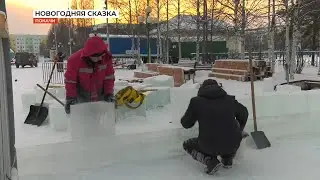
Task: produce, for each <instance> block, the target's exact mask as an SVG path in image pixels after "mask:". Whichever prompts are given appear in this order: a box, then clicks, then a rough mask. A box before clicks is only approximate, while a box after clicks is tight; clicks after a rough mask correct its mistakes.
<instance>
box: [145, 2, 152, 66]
mask: <svg viewBox="0 0 320 180" xmlns="http://www.w3.org/2000/svg"><path fill="white" fill-rule="evenodd" d="M150 13H151V7H150V6H149V0H147V7H146V27H147V43H148V61H147V63H151V48H150V31H149V29H150V23H151V17H150Z"/></svg>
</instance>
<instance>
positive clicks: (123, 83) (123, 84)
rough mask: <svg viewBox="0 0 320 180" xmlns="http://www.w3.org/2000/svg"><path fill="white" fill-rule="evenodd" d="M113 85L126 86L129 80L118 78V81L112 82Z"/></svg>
mask: <svg viewBox="0 0 320 180" xmlns="http://www.w3.org/2000/svg"><path fill="white" fill-rule="evenodd" d="M114 85H115V86H128V85H129V82H128V81H120V80H118V81H115V82H114Z"/></svg>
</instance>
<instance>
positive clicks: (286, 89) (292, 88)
mask: <svg viewBox="0 0 320 180" xmlns="http://www.w3.org/2000/svg"><path fill="white" fill-rule="evenodd" d="M296 91H301V87H299V86H294V85H279V86H277V92H296Z"/></svg>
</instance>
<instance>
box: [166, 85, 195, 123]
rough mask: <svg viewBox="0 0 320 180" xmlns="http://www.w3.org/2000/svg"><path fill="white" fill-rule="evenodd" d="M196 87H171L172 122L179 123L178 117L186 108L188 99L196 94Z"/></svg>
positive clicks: (179, 117)
mask: <svg viewBox="0 0 320 180" xmlns="http://www.w3.org/2000/svg"><path fill="white" fill-rule="evenodd" d="M197 92H198V89H196V88H180V87H177V88H171V89H170V100H171V104H170V106H171V109H172V120H173V122H172V123H175V124H180V119H181V117H182V116H183V115H184V113H185V111H186V110H187V108H188V105H189V103H190V99H191V98H192V97H194V96H196V95H197Z"/></svg>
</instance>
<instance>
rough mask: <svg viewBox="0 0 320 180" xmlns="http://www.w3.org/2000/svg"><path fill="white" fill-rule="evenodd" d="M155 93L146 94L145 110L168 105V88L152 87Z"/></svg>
mask: <svg viewBox="0 0 320 180" xmlns="http://www.w3.org/2000/svg"><path fill="white" fill-rule="evenodd" d="M152 89H154V90H155V91H148V92H146V93H145V94H146V97H145V101H146V108H147V110H148V109H154V108H157V107H163V106H165V105H167V104H169V103H170V88H169V87H152Z"/></svg>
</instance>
